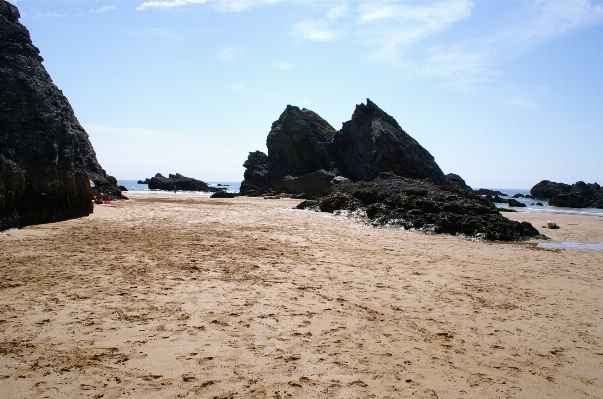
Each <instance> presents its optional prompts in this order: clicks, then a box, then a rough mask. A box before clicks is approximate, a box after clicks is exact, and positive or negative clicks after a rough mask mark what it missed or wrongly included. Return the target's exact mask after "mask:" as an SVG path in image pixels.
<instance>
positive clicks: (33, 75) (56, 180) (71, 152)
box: [0, 0, 123, 230]
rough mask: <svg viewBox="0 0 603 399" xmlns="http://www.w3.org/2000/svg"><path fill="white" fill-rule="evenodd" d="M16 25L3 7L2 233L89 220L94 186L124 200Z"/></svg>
mask: <svg viewBox="0 0 603 399" xmlns="http://www.w3.org/2000/svg"><path fill="white" fill-rule="evenodd" d="M18 19H19V11H18V9H17V8H16V7H15V6H14V5H12V4H10V3H8V2H6V1H5V0H0V230H4V229H7V228H12V227H22V226H26V225H31V224H37V223H46V222H54V221H59V220H65V219H68V218H73V217H79V216H85V215H88V214H89V213H90V212H92V203H91V190H90V180H92V181H93V182H94V183H95V185H96V186H97V188H99V187H100V188H101V189H102V190H103V193H104V194H105V195H106V196H109V197H112V198H113V199H115V198H123V197H122V196H121V193H120V191H119V189H118V188H117V180H116V179H115V178H113V177H111V176H108V175H107V173H106V172H105V171H104V170H103V169H102V168H101V166H100V165H99V163H98V161H97V159H96V154H95V152H94V149H93V148H92V144H91V143H90V140H89V138H88V134H87V133H86V132H85V131H84V129H83V128H82V126H81V125H80V124H79V122H78V120H77V118H76V117H75V115H74V113H73V109H72V108H71V106H70V105H69V102H68V101H67V99H66V98H65V96H64V95H63V93H62V92H61V91H60V90H59V89H58V88H57V87H56V86H55V85H54V84H53V82H52V79H51V78H50V76H49V75H48V73H47V72H46V70H45V68H44V66H43V65H42V61H43V59H42V57H40V55H39V53H40V52H39V50H38V49H37V48H36V47H35V46H34V45H33V44H32V42H31V38H30V36H29V32H28V30H27V29H26V28H25V27H24V26H23V25H21V24H20V23H19V21H18Z"/></svg>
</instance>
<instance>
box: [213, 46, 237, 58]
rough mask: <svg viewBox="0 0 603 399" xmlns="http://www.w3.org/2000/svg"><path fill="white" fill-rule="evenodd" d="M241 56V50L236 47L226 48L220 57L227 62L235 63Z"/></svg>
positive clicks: (219, 53) (221, 51) (222, 50)
mask: <svg viewBox="0 0 603 399" xmlns="http://www.w3.org/2000/svg"><path fill="white" fill-rule="evenodd" d="M240 54H241V50H240V49H239V48H237V47H235V46H230V45H228V46H224V47H223V48H222V49H221V50H220V51H219V52H218V57H220V58H222V59H223V60H225V61H234V60H235V59H236V58H237V57H238V56H239V55H240Z"/></svg>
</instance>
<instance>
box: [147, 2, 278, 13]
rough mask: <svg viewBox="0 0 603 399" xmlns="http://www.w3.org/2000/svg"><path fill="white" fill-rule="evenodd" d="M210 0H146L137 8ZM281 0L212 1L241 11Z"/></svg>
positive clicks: (226, 9) (222, 8)
mask: <svg viewBox="0 0 603 399" xmlns="http://www.w3.org/2000/svg"><path fill="white" fill-rule="evenodd" d="M207 1H208V0H171V1H145V2H144V3H142V4H141V5H140V6H138V7H137V8H136V9H137V10H146V9H148V8H174V7H182V6H187V5H190V4H203V3H206V2H207ZM279 1H280V0H214V1H211V3H212V4H213V8H214V9H215V10H216V11H220V12H240V11H245V10H248V9H250V8H254V7H258V6H262V5H266V4H274V3H278V2H279Z"/></svg>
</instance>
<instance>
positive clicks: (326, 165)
mask: <svg viewBox="0 0 603 399" xmlns="http://www.w3.org/2000/svg"><path fill="white" fill-rule="evenodd" d="M266 147H267V148H268V155H266V154H264V153H263V152H260V151H256V152H252V153H250V154H249V157H248V158H247V161H245V163H244V164H243V166H244V167H245V168H246V171H245V175H244V177H245V180H244V181H243V182H242V183H241V194H244V195H263V194H267V193H272V192H288V193H295V192H296V191H295V190H291V189H288V188H287V185H286V184H284V183H285V181H289V180H291V179H296V178H302V177H303V176H304V175H307V174H310V173H314V172H316V171H318V170H323V171H325V172H328V173H332V174H334V175H335V176H342V177H346V178H348V179H351V180H352V181H364V180H372V179H374V178H375V177H376V176H378V175H379V173H381V172H393V173H395V174H397V175H398V176H403V177H411V178H415V179H428V180H430V181H432V182H434V183H436V184H447V182H448V180H447V178H446V176H444V173H443V172H442V171H441V170H440V168H439V166H438V165H437V164H436V162H435V160H434V159H433V156H431V154H430V153H429V152H428V151H427V150H426V149H424V148H423V147H421V145H420V144H419V143H417V142H416V141H415V140H414V139H413V138H412V137H410V136H409V135H408V134H407V133H406V132H405V131H404V130H402V128H401V127H400V125H398V123H397V122H396V120H395V119H394V118H392V117H391V116H389V115H388V114H386V113H385V112H384V111H383V110H381V109H380V108H379V107H378V106H377V105H376V104H375V103H373V102H372V101H371V100H368V99H367V102H366V105H365V104H360V105H357V106H356V110H355V111H354V114H353V115H352V119H351V120H350V121H348V122H345V123H344V124H343V126H342V128H341V130H340V131H336V130H335V129H334V128H333V127H332V126H331V125H329V123H328V122H327V121H325V120H324V119H322V118H321V117H320V116H318V115H317V114H316V113H314V112H312V111H310V110H307V109H301V110H300V109H299V108H298V107H294V106H291V105H288V106H287V108H286V109H285V111H284V112H283V113H282V114H281V116H280V117H279V119H278V120H277V121H275V122H274V123H273V124H272V129H271V130H270V133H269V134H268V138H267V140H266ZM310 179H311V176H309V177H308V178H305V180H310Z"/></svg>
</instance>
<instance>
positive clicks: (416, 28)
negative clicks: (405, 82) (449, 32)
mask: <svg viewBox="0 0 603 399" xmlns="http://www.w3.org/2000/svg"><path fill="white" fill-rule="evenodd" d="M472 7H473V4H472V3H471V2H470V1H469V0H446V1H442V2H439V3H431V4H427V5H425V4H422V3H420V4H418V5H417V4H383V5H380V6H376V7H375V6H372V7H370V6H368V5H362V6H360V7H359V9H358V11H359V12H360V16H359V18H358V19H357V21H356V23H357V25H359V28H358V29H359V32H360V34H361V36H362V37H365V38H366V39H365V40H366V41H367V42H368V43H369V44H370V45H371V46H373V47H376V48H377V51H375V52H374V53H373V56H374V57H375V58H377V59H382V60H389V61H396V60H399V58H400V57H401V55H402V53H403V51H404V48H405V47H407V46H409V45H411V44H413V43H415V42H417V41H419V40H422V39H425V38H427V37H429V36H431V35H433V34H434V33H437V32H440V31H442V30H444V29H446V28H448V27H449V26H451V25H452V24H453V23H455V22H457V21H459V20H461V19H464V18H467V17H468V16H469V15H470V14H471V10H472ZM376 23H378V29H376V28H375V26H374V24H376Z"/></svg>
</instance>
